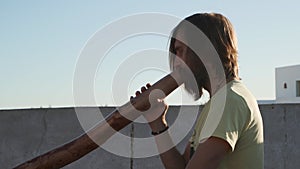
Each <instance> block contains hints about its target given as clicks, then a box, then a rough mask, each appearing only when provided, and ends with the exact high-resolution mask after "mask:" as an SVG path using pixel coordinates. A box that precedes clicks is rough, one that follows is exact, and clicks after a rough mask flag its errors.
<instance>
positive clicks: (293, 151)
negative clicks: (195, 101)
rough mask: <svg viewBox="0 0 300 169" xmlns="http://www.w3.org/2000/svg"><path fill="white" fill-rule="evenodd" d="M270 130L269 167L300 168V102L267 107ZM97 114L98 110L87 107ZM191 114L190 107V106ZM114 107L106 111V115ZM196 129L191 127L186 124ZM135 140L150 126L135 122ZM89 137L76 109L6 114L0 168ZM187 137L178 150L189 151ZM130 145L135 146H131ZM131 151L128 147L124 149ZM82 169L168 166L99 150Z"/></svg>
mask: <svg viewBox="0 0 300 169" xmlns="http://www.w3.org/2000/svg"><path fill="white" fill-rule="evenodd" d="M260 108H261V112H262V115H263V120H264V130H265V168H266V169H275V168H276V169H291V168H299V167H300V160H299V157H300V144H299V143H300V133H299V129H300V123H299V122H300V104H280V105H279V104H276V105H261V106H260ZM84 109H85V110H86V112H94V111H95V108H84ZM185 109H186V110H187V111H189V109H190V107H185ZM113 110H114V108H101V112H102V113H103V115H104V116H106V115H107V114H109V113H110V112H111V111H113ZM170 111H171V112H170V113H169V117H168V118H169V120H170V121H171V123H172V122H174V120H175V119H176V117H177V115H178V113H176V112H178V107H171V108H170ZM186 125H191V124H186ZM121 132H122V134H124V135H127V136H134V137H148V136H150V135H149V129H148V126H147V125H145V124H141V123H134V124H131V125H129V126H127V127H126V128H124V129H123V130H122V131H121ZM82 133H83V129H82V128H81V126H80V123H79V121H78V119H77V116H76V113H75V111H74V109H73V108H55V109H29V110H1V111H0V136H1V137H0V168H1V169H6V168H12V167H13V166H16V165H17V164H20V163H22V162H24V161H26V160H29V159H31V158H33V157H36V156H38V155H40V154H42V153H44V152H47V151H49V150H51V149H53V148H55V147H57V146H59V145H61V144H63V143H65V142H68V141H70V140H71V139H73V138H75V137H77V136H79V135H80V134H82ZM188 137H189V136H187V137H186V138H185V139H184V140H183V141H182V142H181V143H180V144H179V145H178V148H179V149H181V150H183V148H184V145H185V143H186V141H187V138H188ZM129 147H130V145H129ZM124 148H125V149H126V147H124ZM64 168H65V169H71V168H72V169H73V168H75V169H77V168H78V169H79V168H91V169H93V168H104V169H105V168H108V169H115V168H125V169H126V168H128V169H133V168H135V169H139V168H143V169H145V168H163V167H162V164H161V162H160V159H159V157H158V156H154V157H148V158H140V159H137V158H126V157H121V156H118V155H115V154H112V153H110V152H108V151H106V150H103V149H102V148H98V149H96V150H94V151H93V152H91V153H89V154H88V155H86V156H85V157H83V158H81V159H80V160H78V161H76V162H74V163H72V164H70V165H68V166H66V167H64Z"/></svg>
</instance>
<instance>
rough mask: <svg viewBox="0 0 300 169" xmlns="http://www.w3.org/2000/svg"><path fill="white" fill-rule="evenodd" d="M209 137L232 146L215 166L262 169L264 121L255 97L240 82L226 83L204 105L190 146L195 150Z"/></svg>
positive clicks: (227, 168) (221, 167)
mask: <svg viewBox="0 0 300 169" xmlns="http://www.w3.org/2000/svg"><path fill="white" fill-rule="evenodd" d="M221 112H223V113H221ZM211 136H214V137H218V138H221V139H223V140H225V141H227V142H228V143H229V145H230V146H231V148H232V151H231V153H229V154H227V155H226V157H225V158H224V159H223V161H222V162H221V164H220V166H219V168H218V169H263V167H264V166H263V165H264V146H263V142H264V141H263V122H262V118H261V114H260V111H259V108H258V105H257V102H256V99H255V98H254V97H253V96H252V94H251V93H250V92H249V91H248V89H247V88H246V87H245V86H244V85H243V84H242V82H240V81H238V80H234V81H232V82H230V83H228V84H227V85H226V86H225V87H223V88H222V89H220V90H219V91H218V92H217V93H216V94H215V95H214V96H213V97H212V98H211V100H210V101H209V102H208V103H207V104H206V105H205V107H204V108H203V110H202V112H201V114H200V116H199V118H198V120H197V122H196V126H195V130H194V134H193V136H192V138H191V140H190V141H191V142H192V144H191V146H192V147H193V148H194V150H196V148H197V146H198V145H199V144H201V142H203V141H205V140H206V139H207V138H209V137H211Z"/></svg>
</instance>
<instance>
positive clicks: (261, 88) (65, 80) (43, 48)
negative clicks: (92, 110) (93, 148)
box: [0, 0, 300, 109]
mask: <svg viewBox="0 0 300 169" xmlns="http://www.w3.org/2000/svg"><path fill="white" fill-rule="evenodd" d="M299 5H300V4H299V2H298V1H296V0H286V1H271V0H265V1H259V0H252V1H232V0H226V1H185V2H184V1H177V0H176V1H175V0H172V1H171V0H169V1H157V2H155V1H151V2H150V1H149V2H145V1H143V2H142V1H138V0H132V1H116V2H115V1H107V2H103V1H102V2H100V1H85V2H84V1H74V0H66V1H58V0H53V1H47V2H46V1H32V0H28V1H14V0H11V1H1V2H0V18H1V19H0V22H1V26H0V46H1V50H0V78H1V83H0V108H1V109H3V108H30V107H40V106H43V107H48V106H50V105H51V106H52V107H57V106H73V94H72V80H73V73H74V70H75V65H76V61H77V58H78V56H79V54H80V51H81V49H82V48H83V47H84V44H85V43H86V42H87V40H88V39H89V38H90V37H91V36H92V35H93V34H94V33H95V32H96V31H97V30H99V29H100V28H101V27H103V26H105V25H107V24H108V23H110V22H112V21H114V20H116V19H119V18H121V17H124V16H128V15H132V14H136V13H143V12H162V13H166V14H171V15H175V16H178V17H180V18H184V17H186V16H188V15H190V14H193V13H196V12H218V13H222V14H224V15H225V16H227V17H228V18H229V19H230V20H231V21H232V23H233V25H234V27H235V29H236V32H237V36H238V40H239V56H240V59H239V63H240V76H241V77H242V78H243V81H244V82H245V83H246V85H247V86H248V88H249V89H250V90H252V92H253V94H254V95H255V96H256V97H257V99H274V98H275V67H281V66H286V65H295V64H300V57H299V56H300V54H299V52H298V51H299V39H300V22H299V16H300V12H299ZM145 38H146V37H145ZM133 42H135V43H141V41H138V38H137V39H136V40H133V41H132V43H133ZM142 42H143V41H142ZM166 42H167V41H166ZM125 43H126V42H125ZM161 44H162V45H163V46H162V48H166V45H167V44H164V43H161ZM147 45H148V44H147V43H145V44H144V46H147ZM149 45H150V46H151V44H149ZM123 46H125V45H123ZM120 50H122V49H120ZM116 53H118V52H116ZM119 53H120V52H119ZM111 55H113V53H112V54H111ZM120 59H122V58H120ZM166 61H167V58H166ZM100 72H101V71H100ZM156 73H157V72H156ZM108 76H109V75H108ZM149 76H151V77H155V76H156V74H155V72H154V73H153V74H151V75H149ZM159 77H161V76H159ZM159 77H158V78H159ZM151 80H152V79H150V81H151ZM141 81H142V83H146V82H147V81H148V79H147V80H145V79H142V80H141ZM152 82H153V81H152ZM95 84H96V85H97V84H98V82H97V80H96V83H95ZM99 84H100V83H99ZM138 85H140V84H137V85H136V86H138ZM99 86H101V87H99V88H97V87H96V89H95V91H96V92H97V95H98V96H97V97H99V98H101V99H98V100H100V101H98V105H114V104H116V103H114V101H113V100H111V96H110V95H111V93H110V92H109V90H110V86H105V85H99Z"/></svg>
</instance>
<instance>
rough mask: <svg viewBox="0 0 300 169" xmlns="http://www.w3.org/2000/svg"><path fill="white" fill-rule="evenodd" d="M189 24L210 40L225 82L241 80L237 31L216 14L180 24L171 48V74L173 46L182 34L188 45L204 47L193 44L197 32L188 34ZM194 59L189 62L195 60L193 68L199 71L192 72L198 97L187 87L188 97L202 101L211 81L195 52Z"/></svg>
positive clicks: (171, 41) (195, 41)
mask: <svg viewBox="0 0 300 169" xmlns="http://www.w3.org/2000/svg"><path fill="white" fill-rule="evenodd" d="M186 21H188V22H189V23H191V24H193V25H194V26H196V27H197V28H198V29H200V30H201V32H202V33H204V34H205V35H206V36H207V38H208V39H209V40H210V42H211V43H212V45H213V46H214V48H215V50H216V51H217V53H218V55H219V59H220V60H221V63H222V66H223V69H224V72H225V77H226V79H231V78H233V77H238V51H237V48H238V47H237V38H236V35H235V31H234V29H233V26H232V24H231V23H230V21H229V20H228V19H227V18H226V17H225V16H223V15H221V14H217V13H198V14H194V15H191V16H189V17H187V18H185V19H184V20H183V21H181V22H180V23H179V24H178V25H177V26H176V27H175V28H174V30H173V32H172V35H171V39H170V46H169V51H170V55H169V61H170V68H171V70H173V69H174V54H175V46H174V43H175V41H176V35H177V34H178V32H179V31H183V32H184V36H185V37H186V39H187V41H188V43H193V44H192V45H193V46H197V45H201V43H199V41H198V42H197V40H190V39H193V37H195V35H194V33H195V32H193V31H189V30H187V29H188V27H186V26H185V24H184V22H186ZM193 55H194V56H189V57H191V58H190V59H192V60H193V63H194V65H193V67H196V69H192V71H193V73H194V76H195V79H196V82H197V85H198V91H199V93H194V92H195V91H194V89H191V88H189V87H188V86H185V87H186V89H187V90H188V91H189V93H191V94H193V95H194V96H195V99H199V98H200V97H201V95H202V89H203V86H204V83H209V77H208V73H207V70H206V69H205V66H204V64H203V62H202V61H201V60H200V59H199V57H195V56H197V55H196V54H195V52H193ZM206 57H209V56H206ZM195 64H196V65H195Z"/></svg>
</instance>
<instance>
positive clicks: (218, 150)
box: [186, 137, 231, 169]
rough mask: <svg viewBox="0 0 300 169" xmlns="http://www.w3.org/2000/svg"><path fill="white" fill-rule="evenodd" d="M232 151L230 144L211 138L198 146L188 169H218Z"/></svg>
mask: <svg viewBox="0 0 300 169" xmlns="http://www.w3.org/2000/svg"><path fill="white" fill-rule="evenodd" d="M230 151H231V147H230V145H229V143H227V142H226V141H225V140H223V139H221V138H218V137H210V138H208V139H207V140H206V141H205V142H204V143H201V144H199V145H198V147H197V149H196V151H195V153H194V155H193V157H192V158H191V160H190V161H189V163H188V165H187V167H186V168H187V169H216V168H218V166H219V165H220V163H221V161H222V159H223V158H224V157H225V155H226V154H227V153H229V152H230Z"/></svg>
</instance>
